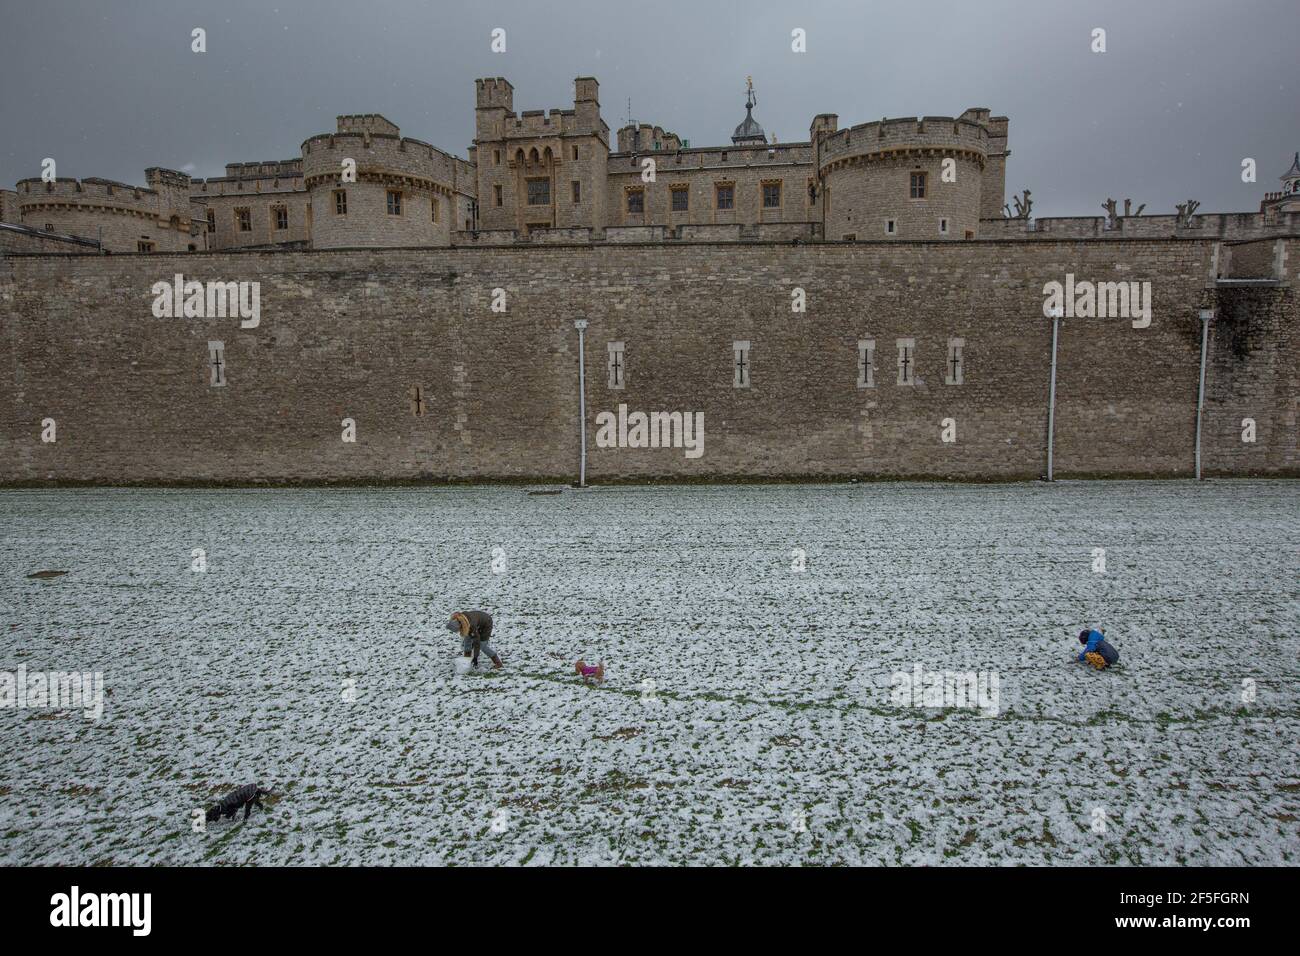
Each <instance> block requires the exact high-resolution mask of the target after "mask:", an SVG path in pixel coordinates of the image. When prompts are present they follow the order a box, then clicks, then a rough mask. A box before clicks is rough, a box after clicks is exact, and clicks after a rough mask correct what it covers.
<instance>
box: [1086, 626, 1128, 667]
mask: <svg viewBox="0 0 1300 956" xmlns="http://www.w3.org/2000/svg"><path fill="white" fill-rule="evenodd" d="M1093 653H1096V654H1100V655H1101V656H1102V657H1103V658H1105V660H1106V663H1107V664H1114V663H1115V661H1117V660H1119V651H1117V650H1115V648H1114V647H1112V646H1111V645H1110V644H1107V643H1106V639H1105V638H1104V637H1103V636H1102V633H1101V631H1089V632H1088V643H1087V644H1085V645H1084V648H1083V650H1081V651H1080V652H1079V661H1080V662H1081V663H1082V661H1083V659H1084V657H1085V656H1086V655H1088V654H1093Z"/></svg>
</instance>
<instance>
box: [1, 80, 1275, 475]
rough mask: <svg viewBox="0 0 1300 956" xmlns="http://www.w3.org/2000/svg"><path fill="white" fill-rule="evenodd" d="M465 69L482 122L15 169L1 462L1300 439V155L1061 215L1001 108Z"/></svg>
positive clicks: (464, 458)
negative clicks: (671, 119) (1215, 195)
mask: <svg viewBox="0 0 1300 956" xmlns="http://www.w3.org/2000/svg"><path fill="white" fill-rule="evenodd" d="M475 95H476V135H475V138H474V142H473V144H472V146H471V147H470V148H469V149H468V151H467V156H466V157H464V158H462V157H460V156H457V155H454V154H453V153H450V152H446V151H444V150H442V149H440V148H439V147H437V146H434V145H432V144H429V143H426V142H422V141H420V140H416V139H411V138H409V137H404V136H403V135H402V132H401V130H400V129H399V127H398V126H397V125H396V124H395V123H393V122H391V121H390V120H388V119H387V118H385V117H384V116H382V115H379V114H360V115H345V116H339V117H338V118H337V126H336V128H335V129H334V130H333V131H332V132H324V133H319V134H316V135H312V136H309V137H308V138H307V139H306V140H304V141H303V143H302V148H301V156H299V157H295V158H292V159H282V160H274V161H266V162H241V163H232V164H230V165H228V166H227V167H226V175H225V176H224V177H218V178H211V179H192V178H190V177H189V176H187V175H185V174H183V173H180V172H176V171H173V170H166V169H159V168H151V169H148V170H146V171H145V183H146V185H144V186H133V185H127V184H123V183H117V182H111V181H108V180H103V179H94V178H88V179H81V180H76V179H67V178H61V177H57V176H33V177H31V178H27V179H23V180H21V181H20V182H18V183H17V184H16V186H15V188H14V189H13V190H3V191H0V328H2V329H3V336H4V337H3V341H4V345H5V350H6V351H7V352H9V353H10V355H9V358H8V359H7V360H6V363H5V364H6V367H7V369H9V372H7V373H6V379H5V381H4V382H3V386H2V387H3V392H0V401H2V402H3V419H2V420H0V434H2V435H3V438H4V441H5V447H6V449H7V453H6V455H5V456H4V461H3V464H0V482H4V483H8V484H29V483H33V484H37V483H78V482H88V483H105V482H107V483H116V482H125V483H136V482H143V483H150V482H163V483H168V482H180V483H184V482H295V481H364V480H376V479H378V480H480V479H482V480H496V479H514V480H532V479H561V478H562V479H565V480H568V479H570V478H573V477H575V476H577V475H579V474H585V475H590V477H592V478H593V480H651V479H701V480H704V479H708V480H713V479H718V480H723V479H730V478H742V479H753V478H798V479H805V478H809V479H813V478H841V477H854V478H856V477H943V478H958V479H968V480H969V479H1023V478H1038V477H1049V478H1050V477H1053V476H1054V475H1078V476H1099V477H1100V476H1119V475H1142V476H1171V477H1177V476H1193V475H1196V476H1201V475H1202V474H1205V475H1213V474H1225V475H1238V474H1259V475H1285V474H1296V473H1297V472H1300V459H1298V457H1297V452H1296V439H1297V434H1298V433H1300V425H1298V422H1297V419H1298V417H1300V377H1298V373H1297V367H1298V365H1300V363H1297V361H1296V359H1297V345H1298V333H1300V312H1298V311H1297V304H1296V299H1295V294H1294V285H1293V282H1294V277H1295V273H1296V268H1297V264H1300V155H1297V156H1296V157H1295V158H1294V160H1293V161H1292V162H1291V164H1290V167H1289V168H1287V169H1286V170H1285V171H1284V172H1283V173H1282V176H1281V189H1280V190H1278V191H1276V192H1266V193H1264V194H1262V195H1261V197H1260V204H1259V208H1258V209H1257V210H1253V211H1248V212H1239V213H1206V212H1201V211H1199V208H1198V205H1199V204H1198V203H1196V202H1195V201H1194V200H1191V199H1189V200H1188V201H1187V202H1186V203H1182V204H1179V206H1178V208H1177V209H1176V210H1173V211H1169V212H1162V213H1153V212H1147V211H1146V209H1145V208H1144V207H1143V206H1141V205H1140V204H1139V205H1137V206H1136V208H1135V207H1134V203H1133V200H1131V199H1124V200H1123V206H1122V207H1121V205H1120V200H1118V199H1114V198H1110V197H1107V199H1106V201H1105V203H1099V205H1100V206H1104V211H1105V214H1104V215H1096V216H1084V217H1067V218H1046V219H1043V218H1038V219H1036V218H1034V217H1033V215H1032V205H1033V200H1032V194H1031V193H1030V192H1029V191H1028V190H1025V189H1021V190H1019V191H1016V190H1013V195H1012V198H1011V199H1010V201H1008V189H1007V175H1008V159H1009V157H1010V156H1011V150H1010V148H1009V143H1010V139H1009V135H1010V133H1009V119H1008V118H1007V117H1005V116H995V115H993V114H992V112H991V110H989V109H986V108H983V107H972V108H969V109H966V110H964V111H963V112H961V113H959V114H958V115H955V116H925V117H906V118H895V119H888V118H886V119H880V120H876V121H871V122H866V123H860V124H857V125H851V126H845V127H841V126H840V124H839V117H838V116H836V115H834V114H819V115H817V116H815V117H813V119H812V120H811V123H810V125H809V129H808V135H807V138H806V139H803V140H799V141H786V142H782V141H779V140H778V139H777V137H775V136H771V135H769V134H768V133H767V132H766V131H765V130H764V128H763V127H762V125H761V124H760V122H759V120H758V118H757V117H756V116H755V110H756V106H757V100H756V95H755V90H754V87H753V85H752V82H751V83H750V85H749V88H748V89H747V90H746V91H745V96H746V98H745V101H744V110H745V112H744V117H743V119H742V120H741V122H740V123H739V125H737V126H736V128H735V130H734V132H733V134H732V135H731V137H730V142H729V143H726V144H724V145H713V146H697V145H692V144H691V143H690V142H689V141H688V140H685V139H682V138H681V137H680V136H678V135H677V134H675V133H673V132H670V131H669V130H667V129H666V128H664V127H663V126H660V125H656V124H652V123H643V122H632V123H628V124H626V125H624V126H623V127H622V128H620V129H618V130H617V132H613V131H611V129H610V127H609V126H608V125H607V123H606V122H605V120H604V119H603V118H602V115H601V106H600V98H599V97H600V90H599V85H598V82H597V80H596V79H594V78H591V77H579V78H577V79H576V80H575V82H574V99H573V104H572V108H562V109H552V110H550V111H543V110H524V111H518V110H516V106H515V102H514V89H513V87H512V86H511V84H510V83H509V81H508V80H506V79H503V78H501V77H491V78H483V79H479V80H477V81H476V82H475ZM1278 165H1279V166H1282V165H1284V163H1281V162H1279V164H1278ZM191 286H193V287H194V288H195V289H197V290H198V292H197V293H195V294H196V295H197V298H195V297H194V296H193V295H191V293H190V287H191ZM214 288H215V289H216V291H217V292H221V293H222V294H223V295H224V292H223V290H225V289H227V288H229V290H230V297H232V298H231V301H230V302H228V303H227V302H226V301H225V299H223V300H222V302H223V308H222V309H220V310H219V311H216V312H214V311H212V310H211V308H210V306H211V296H212V290H213V289H214ZM1049 288H1054V289H1056V290H1057V292H1055V293H1054V295H1055V296H1056V297H1057V298H1056V300H1054V301H1058V302H1059V303H1060V304H1061V305H1062V306H1063V307H1061V308H1055V310H1054V309H1052V308H1048V307H1047V305H1046V301H1047V300H1046V299H1045V292H1046V291H1047V290H1048V289H1049ZM160 289H161V290H164V291H162V292H160V291H158V290H160ZM204 290H206V294H207V296H208V300H207V304H208V306H209V309H208V310H207V311H205V310H204V308H203V306H204V300H203V296H204ZM236 300H238V302H239V303H240V307H239V309H238V310H237V309H236V306H235V304H234V302H235V301H236ZM226 304H228V305H229V306H230V309H229V311H227V310H226V309H225V308H224V305H226ZM191 305H193V306H194V307H193V308H191ZM250 308H251V309H252V311H249V309H250ZM254 313H256V314H254ZM230 316H237V317H238V319H241V320H242V321H231V319H230V318H229V317H230ZM584 331H585V337H584V335H583V332H584ZM579 373H581V374H579ZM629 409H631V411H630V412H629ZM128 410H129V411H128ZM654 414H661V415H665V416H668V415H677V416H678V417H677V418H676V419H672V421H676V422H686V423H695V422H699V423H700V424H699V426H698V428H697V430H696V431H695V432H693V433H692V435H691V436H690V437H691V442H692V443H693V444H690V445H689V447H690V448H691V450H692V453H691V454H689V455H687V454H683V453H682V450H681V449H682V447H683V443H682V441H681V436H680V435H677V436H675V437H673V436H670V435H668V434H664V435H662V436H661V435H660V433H659V432H658V431H656V430H655V428H654V426H651V434H649V435H647V434H646V433H645V431H644V428H641V430H640V431H638V427H639V426H643V425H644V423H645V422H647V421H650V420H651V419H650V418H649V417H648V416H651V415H654ZM598 420H604V421H610V422H614V421H617V422H618V423H619V426H618V428H617V440H615V441H609V442H602V441H597V440H596V438H597V434H596V425H595V423H596V422H597V421H598ZM667 420H668V419H666V418H665V419H662V421H667ZM629 422H631V423H632V424H631V426H630V431H629V426H628V423H629ZM659 437H662V438H663V439H664V440H663V441H662V442H660V441H655V440H653V439H656V438H659ZM579 462H581V464H579ZM580 469H582V471H581V472H580Z"/></svg>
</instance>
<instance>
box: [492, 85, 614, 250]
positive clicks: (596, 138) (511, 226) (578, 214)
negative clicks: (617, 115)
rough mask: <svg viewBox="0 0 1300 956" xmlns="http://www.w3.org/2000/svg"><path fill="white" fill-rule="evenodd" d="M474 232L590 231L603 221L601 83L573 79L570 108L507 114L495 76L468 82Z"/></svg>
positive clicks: (605, 151) (507, 88)
mask: <svg viewBox="0 0 1300 956" xmlns="http://www.w3.org/2000/svg"><path fill="white" fill-rule="evenodd" d="M475 93H476V114H475V115H476V123H475V128H476V136H475V139H474V155H475V160H476V161H475V175H476V177H477V180H476V181H477V195H478V213H479V221H478V228H480V229H486V230H514V231H516V232H518V233H520V234H526V233H528V232H531V231H533V230H537V229H581V228H597V227H599V226H600V225H602V224H603V214H604V195H605V188H606V186H605V177H606V166H607V165H608V160H609V127H608V126H606V125H605V122H604V121H603V120H602V119H601V118H600V100H599V96H600V84H599V83H598V82H597V81H596V80H595V79H594V78H593V77H590V76H580V77H577V78H576V79H575V80H574V81H573V108H572V109H552V110H549V111H547V110H525V111H523V112H522V113H515V112H514V88H513V87H512V86H511V85H510V83H509V81H507V80H505V79H504V78H502V77H492V78H486V79H480V80H476V81H475Z"/></svg>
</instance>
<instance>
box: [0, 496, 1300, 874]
mask: <svg viewBox="0 0 1300 956" xmlns="http://www.w3.org/2000/svg"><path fill="white" fill-rule="evenodd" d="M196 548H202V549H204V551H205V552H206V570H205V571H202V572H198V571H195V570H192V566H193V563H194V561H195V558H194V557H193V556H192V552H193V549H196ZM1096 548H1104V549H1105V554H1104V561H1105V571H1104V573H1101V572H1099V571H1097V570H1094V568H1095V567H1096V566H1097V565H1096V564H1095V562H1096V561H1097V560H1098V558H1097V556H1096V555H1095V554H1094V550H1093V549H1096ZM498 549H499V550H498ZM796 549H802V551H803V553H804V559H803V561H804V564H803V566H804V567H805V570H803V571H798V570H795V568H796V567H797V566H798V565H799V564H800V556H799V555H798V554H796V553H795V552H796ZM43 569H51V570H67V571H68V572H69V573H68V574H66V575H63V576H60V577H52V578H48V579H35V578H28V577H27V575H28V574H30V573H32V572H35V571H39V570H43ZM0 580H2V581H3V592H0V635H2V637H0V672H8V673H10V674H14V673H16V672H17V671H18V669H19V668H20V667H22V668H25V670H26V671H27V672H28V673H34V672H49V671H71V670H78V671H102V672H103V675H104V687H105V693H106V697H105V698H104V701H105V703H104V710H103V716H102V718H101V719H99V720H97V721H96V720H90V719H87V718H86V717H84V716H83V715H82V713H81V712H80V711H72V710H66V709H64V710H57V709H50V708H41V707H38V706H32V707H17V706H8V707H5V708H3V709H0V750H2V752H3V754H4V759H3V761H2V762H0V863H5V864H15V863H28V864H31V863H60V864H73V863H116V864H149V863H185V864H188V863H209V864H247V863H261V864H280V863H293V864H300V863H313V864H323V863H365V864H384V863H412V864H435V863H461V864H476V863H504V864H516V863H527V864H531V865H537V864H549V863H562V864H563V863H587V864H613V863H698V864H733V863H742V864H743V863H749V862H782V863H812V864H831V863H864V864H891V865H892V864H948V865H969V864H989V863H993V864H1010V863H1073V864H1107V863H1117V864H1162V863H1168V864H1182V863H1187V864H1215V863H1223V864H1259V863H1290V864H1295V863H1300V822H1298V821H1300V755H1298V751H1300V748H1298V743H1297V742H1298V741H1300V639H1298V637H1297V635H1300V583H1298V582H1300V483H1297V482H1285V481H1270V482H1244V481H1243V482H1227V481H1217V482H1207V483H1204V484H1201V485H1197V484H1193V483H1190V482H1120V483H1101V482H1098V483H1092V482H1062V483H1058V484H1056V485H1054V486H1047V485H1042V484H1025V485H992V486H959V485H953V486H947V485H925V484H902V485H898V484H855V485H835V486H747V487H689V488H682V487H650V488H595V489H590V490H587V491H583V492H578V491H574V490H571V489H566V490H564V491H563V492H562V493H561V494H553V495H529V494H528V493H527V490H526V489H524V488H514V487H500V488H436V489H412V488H406V489H401V488H396V489H355V490H305V491H304V490H267V491H195V490H176V491H133V490H96V491H6V492H0ZM467 608H483V609H486V610H488V611H490V612H491V613H492V614H493V615H494V616H495V618H496V621H497V633H496V636H495V638H494V643H495V644H496V646H497V647H498V649H499V650H500V651H501V652H502V654H503V655H504V657H505V662H506V667H505V670H504V671H503V672H502V673H498V674H490V673H489V674H469V675H466V676H459V677H458V676H455V674H454V667H453V664H454V656H455V654H456V652H457V650H458V647H459V641H458V639H457V638H454V637H453V636H451V635H449V634H448V633H447V632H446V631H445V630H443V627H442V625H443V622H444V620H445V619H446V617H447V616H448V614H449V613H450V612H451V611H453V610H459V609H467ZM1091 624H1100V625H1101V626H1103V627H1105V629H1106V633H1107V638H1108V639H1109V640H1110V641H1112V643H1114V644H1115V645H1116V646H1118V648H1119V649H1120V653H1121V655H1122V658H1121V663H1120V667H1119V668H1118V669H1116V670H1113V671H1107V672H1096V671H1093V670H1092V669H1091V668H1089V667H1086V666H1084V665H1081V664H1077V663H1074V662H1073V656H1074V654H1076V653H1077V651H1078V649H1079V645H1078V643H1077V640H1076V636H1075V635H1076V634H1077V632H1078V631H1079V629H1080V628H1081V627H1083V626H1085V625H1091ZM579 657H583V658H585V659H586V660H587V661H589V662H597V661H601V662H603V663H604V665H605V669H606V680H605V683H604V685H603V686H599V687H585V686H583V685H582V683H581V681H580V679H579V678H578V677H577V676H576V675H575V674H574V673H573V662H574V661H575V660H576V659H578V658H579ZM917 665H920V666H921V667H922V668H923V670H924V672H925V673H929V672H932V671H960V672H965V671H975V672H977V673H978V674H979V675H981V679H983V680H984V681H985V684H984V686H985V687H986V689H988V688H989V687H991V686H992V685H990V684H989V681H990V680H991V679H995V680H996V690H997V694H996V698H997V701H996V708H993V709H991V710H990V709H988V708H986V711H988V712H987V713H984V714H982V713H981V711H980V710H978V709H972V708H968V707H923V706H920V707H919V706H912V705H911V704H910V695H909V698H908V701H909V702H904V701H902V700H900V699H899V697H898V695H897V694H896V693H894V692H893V691H894V688H895V686H896V684H897V679H896V678H895V676H894V675H896V674H897V673H900V672H901V673H906V674H909V675H910V674H912V673H914V668H915V667H916V666H917ZM349 698H355V699H351V700H350V699H349ZM11 702H12V697H11ZM986 703H987V700H986ZM993 711H995V712H993ZM250 781H257V782H260V783H262V784H263V785H264V786H266V787H268V788H270V789H271V790H273V791H274V794H275V795H274V796H272V797H271V798H269V799H268V800H267V801H266V802H267V804H268V810H267V812H266V813H262V812H260V811H257V810H254V811H253V815H252V817H251V818H250V819H249V820H248V822H247V823H244V822H242V819H241V818H240V817H236V819H235V820H234V821H233V822H227V821H224V820H223V821H221V822H219V823H216V824H209V825H208V826H207V828H206V832H195V831H194V829H193V828H192V825H191V819H192V814H193V811H194V810H195V809H196V808H200V807H203V806H206V805H207V804H209V803H211V802H213V801H215V800H216V799H217V798H219V797H220V796H221V795H222V794H223V793H224V792H226V791H227V790H228V789H231V788H233V787H234V786H237V785H239V784H242V783H247V782H250Z"/></svg>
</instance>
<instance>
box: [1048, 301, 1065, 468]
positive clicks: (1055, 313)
mask: <svg viewBox="0 0 1300 956" xmlns="http://www.w3.org/2000/svg"><path fill="white" fill-rule="evenodd" d="M1048 315H1050V316H1051V317H1052V380H1051V384H1050V385H1049V386H1048V389H1047V480H1048V481H1051V480H1052V464H1053V462H1052V452H1053V445H1054V442H1055V439H1056V336H1057V330H1058V329H1059V328H1060V324H1061V315H1062V310H1061V307H1060V306H1059V305H1056V306H1053V307H1052V309H1051V310H1050V311H1049V312H1048Z"/></svg>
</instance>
